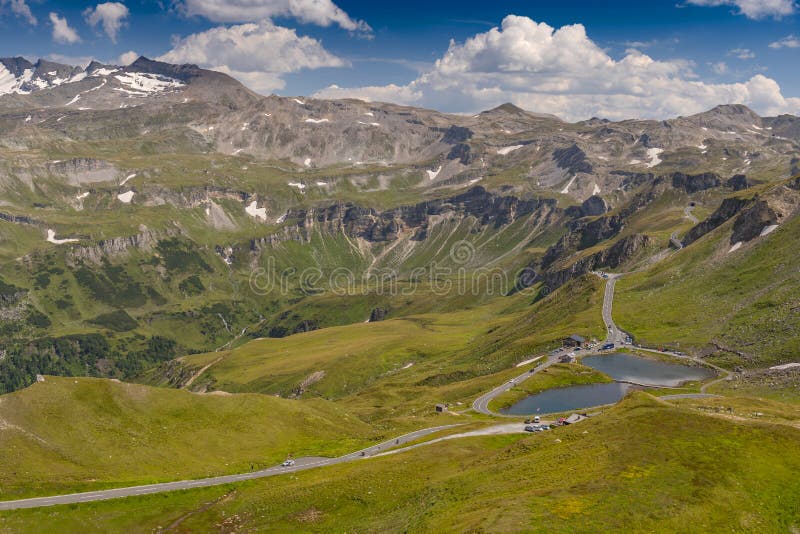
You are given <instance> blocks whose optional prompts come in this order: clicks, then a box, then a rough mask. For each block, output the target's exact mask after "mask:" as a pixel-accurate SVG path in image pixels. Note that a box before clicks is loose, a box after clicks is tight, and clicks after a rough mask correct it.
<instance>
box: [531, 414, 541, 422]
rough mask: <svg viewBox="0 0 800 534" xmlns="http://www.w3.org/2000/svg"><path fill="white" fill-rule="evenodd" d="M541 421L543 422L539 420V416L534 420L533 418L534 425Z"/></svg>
mask: <svg viewBox="0 0 800 534" xmlns="http://www.w3.org/2000/svg"><path fill="white" fill-rule="evenodd" d="M539 421H541V419H540V418H539V416H538V415H537V416H536V417H534V418H533V422H534V423H538V422H539Z"/></svg>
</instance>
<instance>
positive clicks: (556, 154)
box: [553, 145, 593, 174]
mask: <svg viewBox="0 0 800 534" xmlns="http://www.w3.org/2000/svg"><path fill="white" fill-rule="evenodd" d="M553 161H555V162H556V164H557V165H558V166H559V167H561V168H562V169H564V170H567V171H569V172H571V173H573V174H577V173H579V172H582V173H586V174H591V173H592V170H593V168H592V164H591V163H590V162H589V160H588V159H587V158H586V152H584V151H583V150H581V149H580V148H579V147H578V145H572V146H570V147H567V148H558V149H556V150H554V151H553Z"/></svg>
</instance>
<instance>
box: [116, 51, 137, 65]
mask: <svg viewBox="0 0 800 534" xmlns="http://www.w3.org/2000/svg"><path fill="white" fill-rule="evenodd" d="M137 59H139V54H138V53H136V52H134V51H133V50H128V51H127V52H123V53H122V54H120V55H119V57H118V58H117V65H121V66H123V67H127V66H128V65H130V64H131V63H133V62H134V61H136V60H137Z"/></svg>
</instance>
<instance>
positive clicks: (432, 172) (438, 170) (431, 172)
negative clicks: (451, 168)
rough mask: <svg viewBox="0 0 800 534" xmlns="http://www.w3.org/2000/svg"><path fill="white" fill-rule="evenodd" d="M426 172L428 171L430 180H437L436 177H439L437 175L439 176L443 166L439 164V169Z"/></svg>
mask: <svg viewBox="0 0 800 534" xmlns="http://www.w3.org/2000/svg"><path fill="white" fill-rule="evenodd" d="M425 172H427V173H428V178H429V179H430V180H435V179H436V177H437V176H439V173H440V172H442V167H441V165H440V166H439V168H438V169H436V170H435V171H425Z"/></svg>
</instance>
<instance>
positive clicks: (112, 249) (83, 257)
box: [68, 225, 180, 264]
mask: <svg viewBox="0 0 800 534" xmlns="http://www.w3.org/2000/svg"><path fill="white" fill-rule="evenodd" d="M179 233H180V232H179V230H178V229H175V228H173V229H168V230H166V231H163V232H156V231H153V230H150V229H149V228H147V227H146V226H144V225H142V226H140V227H139V233H138V234H136V235H132V236H125V237H115V238H112V239H105V240H103V241H100V242H98V243H97V245H95V246H92V247H84V246H75V247H72V248H71V249H70V251H69V254H68V258H69V260H70V262H71V263H73V264H74V263H77V262H78V261H88V262H91V263H95V264H98V263H100V262H102V260H103V259H104V258H113V257H118V256H122V255H124V254H127V253H128V252H129V251H130V250H131V249H136V250H140V251H142V252H151V251H152V250H153V249H154V248H155V246H156V245H157V244H158V241H159V239H162V238H164V237H174V236H176V235H178V234H179Z"/></svg>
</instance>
